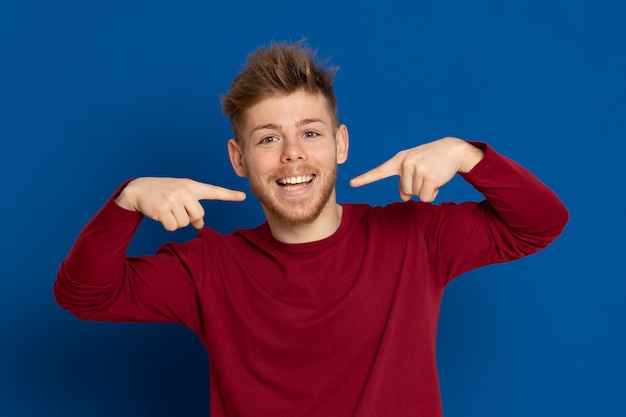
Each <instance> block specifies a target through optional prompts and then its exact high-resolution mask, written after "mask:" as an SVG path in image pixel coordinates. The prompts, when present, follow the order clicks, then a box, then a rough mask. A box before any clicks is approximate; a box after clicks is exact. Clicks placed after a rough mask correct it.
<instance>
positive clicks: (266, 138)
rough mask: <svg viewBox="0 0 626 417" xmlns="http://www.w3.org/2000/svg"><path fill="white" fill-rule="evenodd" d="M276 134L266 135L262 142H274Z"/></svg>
mask: <svg viewBox="0 0 626 417" xmlns="http://www.w3.org/2000/svg"><path fill="white" fill-rule="evenodd" d="M276 140H277V139H276V136H266V137H264V138H263V139H261V143H272V142H276Z"/></svg>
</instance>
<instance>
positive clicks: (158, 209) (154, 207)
mask: <svg viewBox="0 0 626 417" xmlns="http://www.w3.org/2000/svg"><path fill="white" fill-rule="evenodd" d="M245 198H246V195H245V194H244V193H243V192H241V191H234V190H229V189H227V188H222V187H217V186H215V185H209V184H204V183H201V182H197V181H193V180H190V179H183V178H150V177H146V178H137V179H135V180H133V181H131V182H129V183H128V184H127V185H126V187H125V188H124V189H123V190H122V192H121V193H120V194H119V195H118V196H117V198H116V199H115V202H116V203H117V204H118V205H119V206H120V207H123V208H125V209H127V210H133V211H138V212H140V213H143V214H144V215H145V216H147V217H149V218H151V219H152V220H156V221H158V222H161V223H162V224H163V227H164V228H165V230H169V231H174V230H176V229H178V228H181V227H186V226H187V225H189V224H190V223H191V224H192V225H193V226H194V227H195V228H196V229H201V228H202V227H203V226H204V219H203V218H204V209H203V208H202V205H201V204H200V200H223V201H243V200H245Z"/></svg>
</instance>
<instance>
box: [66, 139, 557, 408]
mask: <svg viewBox="0 0 626 417" xmlns="http://www.w3.org/2000/svg"><path fill="white" fill-rule="evenodd" d="M481 146H482V147H483V148H484V149H485V150H486V153H485V157H484V159H483V160H482V161H481V162H480V163H479V164H478V165H477V166H476V167H475V168H474V169H473V170H472V171H471V172H470V173H468V174H465V175H464V177H465V179H466V180H467V181H468V182H469V183H470V184H472V185H473V186H474V187H475V188H476V189H477V190H478V191H480V192H481V193H482V194H483V195H484V196H485V198H486V200H485V201H483V202H480V203H462V204H451V203H444V204H441V205H433V204H426V203H421V202H415V201H411V202H402V203H394V204H391V205H389V206H387V207H370V206H367V205H343V217H342V221H341V225H340V226H339V229H338V230H337V231H336V232H335V233H334V234H333V235H331V236H330V237H328V238H326V239H323V240H321V241H316V242H311V243H303V244H285V243H281V242H279V241H277V240H276V239H274V238H273V237H272V235H271V233H270V230H269V227H268V225H267V223H264V224H262V225H261V226H259V227H257V228H254V229H250V230H238V231H236V232H234V233H232V234H227V235H222V234H219V233H217V232H216V231H214V230H212V229H210V228H205V229H203V230H202V231H200V232H199V233H198V235H197V237H196V238H195V239H193V240H191V241H189V242H186V243H183V244H177V243H170V244H166V245H164V246H163V247H162V248H161V249H160V250H159V251H158V252H157V253H156V254H155V255H154V256H146V257H126V256H125V252H126V249H127V247H128V244H129V243H130V241H131V239H132V237H133V234H134V232H135V230H136V228H137V226H138V225H139V223H140V221H141V219H142V215H141V214H139V213H137V212H131V211H127V210H124V209H122V208H121V207H119V206H117V205H116V204H115V202H114V201H113V199H111V200H110V201H109V202H108V203H107V204H106V205H105V206H104V207H103V208H102V209H101V210H100V212H99V213H98V214H97V215H96V216H95V217H94V218H93V219H92V220H91V221H90V223H89V224H88V225H87V226H86V227H85V229H84V230H83V231H82V232H81V234H80V235H79V237H78V239H77V241H76V243H75V244H74V246H73V247H72V250H71V251H70V253H69V255H68V257H67V259H66V260H65V261H64V262H63V264H62V265H61V268H60V270H59V274H58V278H57V282H56V284H55V287H54V291H55V296H56V299H57V301H58V303H59V304H60V305H61V306H62V307H64V308H66V309H68V310H70V311H71V312H72V313H74V314H75V315H76V316H78V317H79V318H83V319H89V320H102V321H164V322H176V323H181V324H184V325H186V326H188V327H189V328H191V329H192V330H193V331H194V332H195V333H196V334H197V335H198V336H199V338H200V339H201V340H202V341H203V343H204V346H205V347H206V350H207V352H208V355H209V363H210V376H211V384H210V387H211V388H210V389H211V397H210V398H211V416H212V417H221V416H253V417H260V416H272V417H279V416H289V417H294V416H333V417H335V416H337V417H340V416H355V417H369V416H377V417H378V416H394V417H402V416H428V417H432V416H440V415H441V413H442V411H441V401H440V395H439V385H438V379H437V369H436V363H435V339H436V329H437V320H438V316H439V307H440V301H441V297H442V294H443V290H444V287H445V286H446V284H447V283H448V282H449V281H450V280H451V279H452V278H454V277H456V276H458V275H459V274H461V273H463V272H465V271H468V270H470V269H473V268H477V267H480V266H482V265H486V264H491V263H497V262H504V261H509V260H513V259H517V258H520V257H522V256H525V255H527V254H530V253H533V252H536V251H538V250H540V249H542V248H543V247H545V246H546V245H547V244H548V243H550V242H551V241H552V240H554V239H555V238H556V237H557V236H558V235H559V234H560V232H561V231H562V229H563V227H564V226H565V224H566V222H567V218H568V214H567V211H566V209H565V207H564V206H563V204H562V203H561V202H560V200H559V199H558V198H557V197H556V195H555V194H554V193H553V192H552V191H550V190H549V189H548V188H547V187H546V186H545V185H543V184H542V183H541V182H540V181H539V180H537V179H536V178H535V177H534V176H532V175H531V174H530V173H529V172H528V171H526V170H525V169H524V168H522V167H521V166H520V165H518V164H517V163H515V162H513V161H511V160H509V159H507V158H505V157H502V156H500V155H498V154H497V153H496V152H494V151H493V150H492V149H491V148H489V147H487V146H486V145H481Z"/></svg>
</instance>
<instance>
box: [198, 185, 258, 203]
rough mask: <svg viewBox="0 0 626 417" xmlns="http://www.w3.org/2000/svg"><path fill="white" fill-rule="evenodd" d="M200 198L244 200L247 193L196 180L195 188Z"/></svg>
mask: <svg viewBox="0 0 626 417" xmlns="http://www.w3.org/2000/svg"><path fill="white" fill-rule="evenodd" d="M193 192H194V194H195V196H196V198H197V199H198V200H222V201H243V200H245V199H246V194H245V193H244V192H242V191H236V190H231V189H229V188H224V187H219V186H217V185H211V184H204V183H200V182H196V183H195V186H194V190H193Z"/></svg>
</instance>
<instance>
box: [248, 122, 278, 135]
mask: <svg viewBox="0 0 626 417" xmlns="http://www.w3.org/2000/svg"><path fill="white" fill-rule="evenodd" d="M281 128H282V127H281V126H279V125H277V124H274V123H268V124H266V125H259V126H257V127H255V128H254V129H252V132H256V131H257V130H263V129H272V130H280V129H281ZM252 132H251V133H252Z"/></svg>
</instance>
